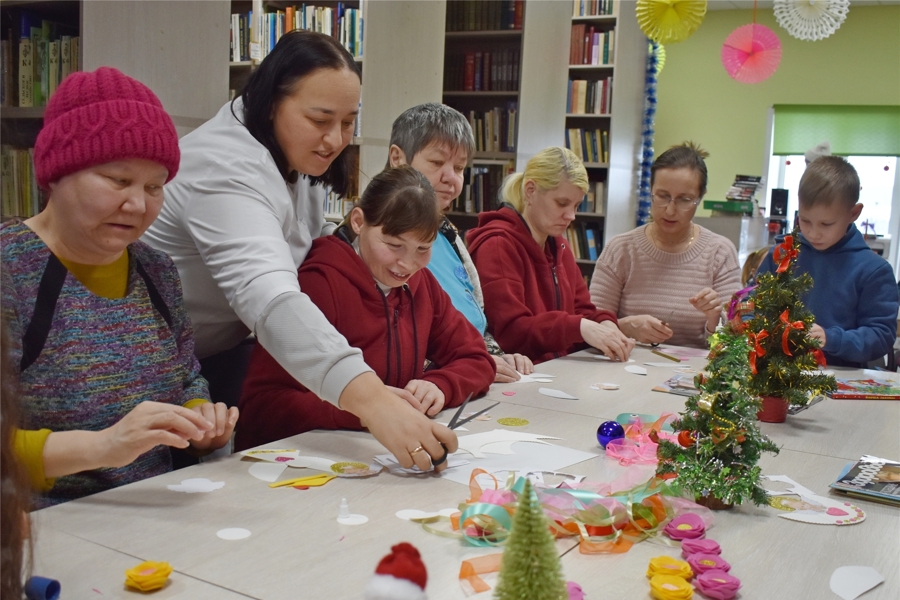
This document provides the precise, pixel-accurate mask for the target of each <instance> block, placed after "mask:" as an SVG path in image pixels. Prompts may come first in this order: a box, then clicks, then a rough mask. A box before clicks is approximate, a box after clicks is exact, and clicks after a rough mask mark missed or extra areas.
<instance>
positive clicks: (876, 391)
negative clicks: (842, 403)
mask: <svg viewBox="0 0 900 600" xmlns="http://www.w3.org/2000/svg"><path fill="white" fill-rule="evenodd" d="M894 375H896V374H894ZM836 381H837V390H836V391H834V392H832V393H831V397H832V398H834V399H835V400H900V379H898V378H896V377H892V375H891V373H888V372H885V371H875V370H873V369H865V370H863V374H862V377H857V378H855V379H849V378H841V377H838V378H836Z"/></svg>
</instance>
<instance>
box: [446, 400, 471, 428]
mask: <svg viewBox="0 0 900 600" xmlns="http://www.w3.org/2000/svg"><path fill="white" fill-rule="evenodd" d="M473 395H474V394H469V395H468V397H467V398H466V399H465V401H463V403H462V404H460V405H459V408H458V409H456V414H454V415H453V418H452V419H450V424H449V425H447V427H448V428H449V429H455V428H456V427H459V424H458V423H457V421H459V417H460V416H462V414H463V411H464V410H465V409H466V405H467V404H468V403H469V400H471V399H472V396H473Z"/></svg>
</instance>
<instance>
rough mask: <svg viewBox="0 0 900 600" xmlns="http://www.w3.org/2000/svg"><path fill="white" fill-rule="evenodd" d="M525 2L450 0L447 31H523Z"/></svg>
mask: <svg viewBox="0 0 900 600" xmlns="http://www.w3.org/2000/svg"><path fill="white" fill-rule="evenodd" d="M524 16H525V0H498V1H494V2H484V1H483V0H449V1H448V2H447V31H499V30H501V29H522V22H523V19H524Z"/></svg>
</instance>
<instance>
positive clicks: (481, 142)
mask: <svg viewBox="0 0 900 600" xmlns="http://www.w3.org/2000/svg"><path fill="white" fill-rule="evenodd" d="M468 116H469V125H471V127H472V134H473V135H474V136H475V151H476V152H515V150H516V121H517V120H518V103H516V102H507V103H506V107H500V106H497V107H494V108H493V109H492V110H489V111H487V112H478V111H474V110H470V111H469V115H468Z"/></svg>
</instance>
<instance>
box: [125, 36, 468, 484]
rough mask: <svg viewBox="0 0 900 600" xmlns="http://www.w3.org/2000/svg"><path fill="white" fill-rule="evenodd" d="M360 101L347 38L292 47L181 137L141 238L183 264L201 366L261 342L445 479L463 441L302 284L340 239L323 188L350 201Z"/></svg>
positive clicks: (302, 40) (303, 40)
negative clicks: (399, 386) (370, 362)
mask: <svg viewBox="0 0 900 600" xmlns="http://www.w3.org/2000/svg"><path fill="white" fill-rule="evenodd" d="M359 94H360V77H359V71H358V69H357V67H356V64H355V63H354V61H353V57H352V56H351V55H350V54H349V53H348V52H347V51H346V50H345V49H344V48H343V47H342V46H341V45H340V44H339V43H337V41H335V40H334V39H333V38H331V37H330V36H327V35H322V34H317V33H313V32H307V31H294V32H291V33H288V34H286V35H284V36H282V38H281V40H279V42H278V44H276V46H275V48H274V49H273V51H272V52H271V53H270V54H269V55H268V56H267V57H266V58H265V60H263V61H262V63H261V64H260V65H259V67H258V68H257V69H256V70H255V71H254V72H253V74H252V75H251V77H250V80H249V81H248V83H247V86H246V88H245V90H244V92H243V94H242V95H241V97H240V98H237V99H235V100H234V101H233V102H231V103H228V104H226V105H225V106H223V107H222V109H221V110H220V111H219V112H218V114H216V116H215V117H213V118H212V119H210V120H209V121H208V122H207V123H205V124H204V125H202V126H201V127H199V128H197V129H196V130H195V131H193V132H192V133H190V134H188V135H187V136H185V137H184V138H182V139H181V141H180V147H181V156H182V159H181V169H180V170H179V172H178V176H177V177H176V178H175V179H174V180H172V182H170V183H169V184H168V185H166V188H165V196H166V201H165V204H164V206H163V209H162V212H161V213H160V215H159V218H157V220H156V222H155V223H154V224H153V226H152V227H151V228H150V229H149V230H148V231H147V233H146V234H145V235H144V237H143V238H142V239H143V240H144V241H145V242H147V243H149V244H150V245H151V246H153V247H155V248H157V249H159V250H163V251H164V252H166V253H168V254H169V255H170V256H171V257H172V259H173V260H174V261H175V265H176V267H178V271H179V274H180V276H181V280H182V285H183V287H184V298H185V305H186V307H187V310H188V312H189V314H190V317H191V320H192V322H193V325H194V331H195V336H196V352H197V355H198V357H199V358H200V359H201V363H203V362H206V363H208V364H210V363H213V364H214V363H215V361H216V360H217V359H218V358H221V357H222V356H223V354H224V353H227V352H229V351H231V350H233V349H234V348H235V347H236V346H238V344H240V343H241V341H242V340H244V339H245V338H246V337H247V335H248V334H249V333H250V332H253V333H254V334H255V335H256V338H257V341H258V343H260V344H262V345H263V347H264V348H266V350H268V352H269V353H270V354H271V355H272V356H273V357H274V358H275V359H276V360H277V361H278V363H279V364H281V366H282V367H284V368H285V370H287V371H288V372H289V373H290V374H291V375H292V376H293V377H294V378H296V379H297V381H299V382H300V383H302V384H303V385H304V386H306V387H307V388H309V389H310V390H312V391H313V392H315V393H316V394H317V395H318V396H319V397H320V398H323V399H325V400H328V401H330V402H333V403H334V404H335V405H336V406H338V407H339V408H341V409H343V410H346V411H349V412H351V413H353V414H355V415H356V416H358V417H359V418H360V419H361V420H362V421H363V423H364V424H365V425H366V426H367V427H368V428H369V430H370V431H371V432H372V434H373V435H374V436H375V437H376V438H377V439H378V440H379V441H380V442H382V443H383V444H384V445H385V446H386V447H387V448H388V450H390V451H391V452H392V453H393V454H394V455H395V456H396V457H397V459H398V460H399V461H400V463H401V464H403V466H411V465H412V464H413V463H415V464H416V465H418V466H419V467H420V468H421V469H423V470H427V469H429V468H430V467H431V465H432V463H436V464H437V465H438V466H439V468H443V467H444V466H445V464H444V460H445V458H446V452H447V449H448V448H449V450H450V451H451V452H452V451H454V450H455V448H456V436H455V434H454V433H453V432H452V431H450V430H449V429H447V428H446V427H444V426H442V425H439V424H437V423H433V422H432V421H430V420H429V419H428V418H427V417H426V416H425V415H424V414H422V413H423V412H424V411H423V410H419V411H417V410H416V409H417V408H420V402H419V400H420V399H419V398H416V397H415V396H414V395H413V394H411V393H409V392H406V391H403V390H389V389H388V388H386V387H385V386H384V384H382V383H381V381H380V380H379V379H378V377H377V376H376V375H375V374H374V372H372V370H371V369H370V368H369V367H368V366H367V365H366V364H365V362H364V361H363V358H362V353H361V352H360V351H359V350H357V349H355V348H351V347H350V346H349V345H348V344H347V342H346V340H345V339H344V337H343V336H342V335H340V334H339V333H337V331H335V329H334V328H333V327H332V326H331V324H330V323H328V321H327V320H326V319H325V317H324V316H323V315H322V313H321V312H320V311H319V309H318V308H317V307H316V306H315V305H314V304H313V303H312V302H311V301H310V299H309V298H308V297H307V296H306V294H304V293H303V292H302V291H301V290H300V286H299V284H298V282H297V269H298V267H299V266H300V264H301V263H302V262H303V259H304V258H305V257H306V253H307V252H308V251H309V248H310V246H311V245H312V240H313V239H314V238H316V237H319V236H321V235H326V234H328V233H330V232H331V229H332V226H330V225H328V224H326V222H325V220H324V217H323V210H324V206H323V204H324V202H323V201H324V197H325V190H324V189H323V186H328V187H330V188H331V189H333V190H334V191H335V192H337V193H339V194H343V193H344V192H346V190H347V186H348V181H349V169H350V165H349V164H348V162H347V160H346V156H345V155H343V154H342V152H343V150H344V149H345V148H346V147H347V145H348V144H349V143H350V140H351V138H352V136H353V129H354V124H355V120H356V117H357V114H358V111H359ZM238 368H240V367H238ZM212 385H213V386H214V385H215V382H213V384H212ZM234 392H235V393H239V392H240V390H234ZM238 426H239V425H238ZM423 450H424V451H423Z"/></svg>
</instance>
